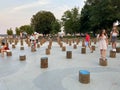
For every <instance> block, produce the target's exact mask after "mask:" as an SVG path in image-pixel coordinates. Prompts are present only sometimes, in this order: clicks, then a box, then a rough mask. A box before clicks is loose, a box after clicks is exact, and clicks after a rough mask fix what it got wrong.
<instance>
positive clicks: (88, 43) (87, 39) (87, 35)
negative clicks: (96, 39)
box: [85, 33, 93, 53]
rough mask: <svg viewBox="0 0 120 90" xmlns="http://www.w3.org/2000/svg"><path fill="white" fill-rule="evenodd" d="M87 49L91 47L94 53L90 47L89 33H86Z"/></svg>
mask: <svg viewBox="0 0 120 90" xmlns="http://www.w3.org/2000/svg"><path fill="white" fill-rule="evenodd" d="M85 47H89V48H90V51H91V53H93V50H92V48H91V45H90V35H89V34H88V33H86V36H85Z"/></svg>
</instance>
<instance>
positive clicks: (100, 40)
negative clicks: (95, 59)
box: [97, 29, 108, 60]
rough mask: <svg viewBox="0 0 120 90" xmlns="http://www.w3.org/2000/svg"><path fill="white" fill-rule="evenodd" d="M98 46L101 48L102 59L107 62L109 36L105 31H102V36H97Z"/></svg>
mask: <svg viewBox="0 0 120 90" xmlns="http://www.w3.org/2000/svg"><path fill="white" fill-rule="evenodd" d="M97 39H98V44H99V48H100V54H101V58H102V59H103V60H106V50H107V46H108V40H107V34H106V32H105V29H103V30H101V32H100V34H99V35H98V36H97Z"/></svg>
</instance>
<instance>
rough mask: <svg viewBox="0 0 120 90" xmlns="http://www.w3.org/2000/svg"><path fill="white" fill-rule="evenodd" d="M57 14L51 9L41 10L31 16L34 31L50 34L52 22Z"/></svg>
mask: <svg viewBox="0 0 120 90" xmlns="http://www.w3.org/2000/svg"><path fill="white" fill-rule="evenodd" d="M55 20H56V19H55V16H54V15H53V13H51V12H49V11H40V12H38V13H37V14H36V15H33V17H32V18H31V26H32V28H33V30H34V31H36V32H38V33H42V34H49V33H50V32H51V30H52V23H53V22H55Z"/></svg>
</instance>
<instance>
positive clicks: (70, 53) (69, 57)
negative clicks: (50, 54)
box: [66, 51, 72, 59]
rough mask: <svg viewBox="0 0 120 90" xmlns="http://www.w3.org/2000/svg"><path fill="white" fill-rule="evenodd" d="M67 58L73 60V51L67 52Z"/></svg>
mask: <svg viewBox="0 0 120 90" xmlns="http://www.w3.org/2000/svg"><path fill="white" fill-rule="evenodd" d="M66 58H67V59H71V58H72V51H67V52H66Z"/></svg>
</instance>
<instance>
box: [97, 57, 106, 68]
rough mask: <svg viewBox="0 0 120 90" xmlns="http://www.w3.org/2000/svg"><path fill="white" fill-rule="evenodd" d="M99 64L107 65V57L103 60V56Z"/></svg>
mask: <svg viewBox="0 0 120 90" xmlns="http://www.w3.org/2000/svg"><path fill="white" fill-rule="evenodd" d="M99 65H101V66H107V59H105V60H103V59H102V58H100V59H99Z"/></svg>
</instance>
